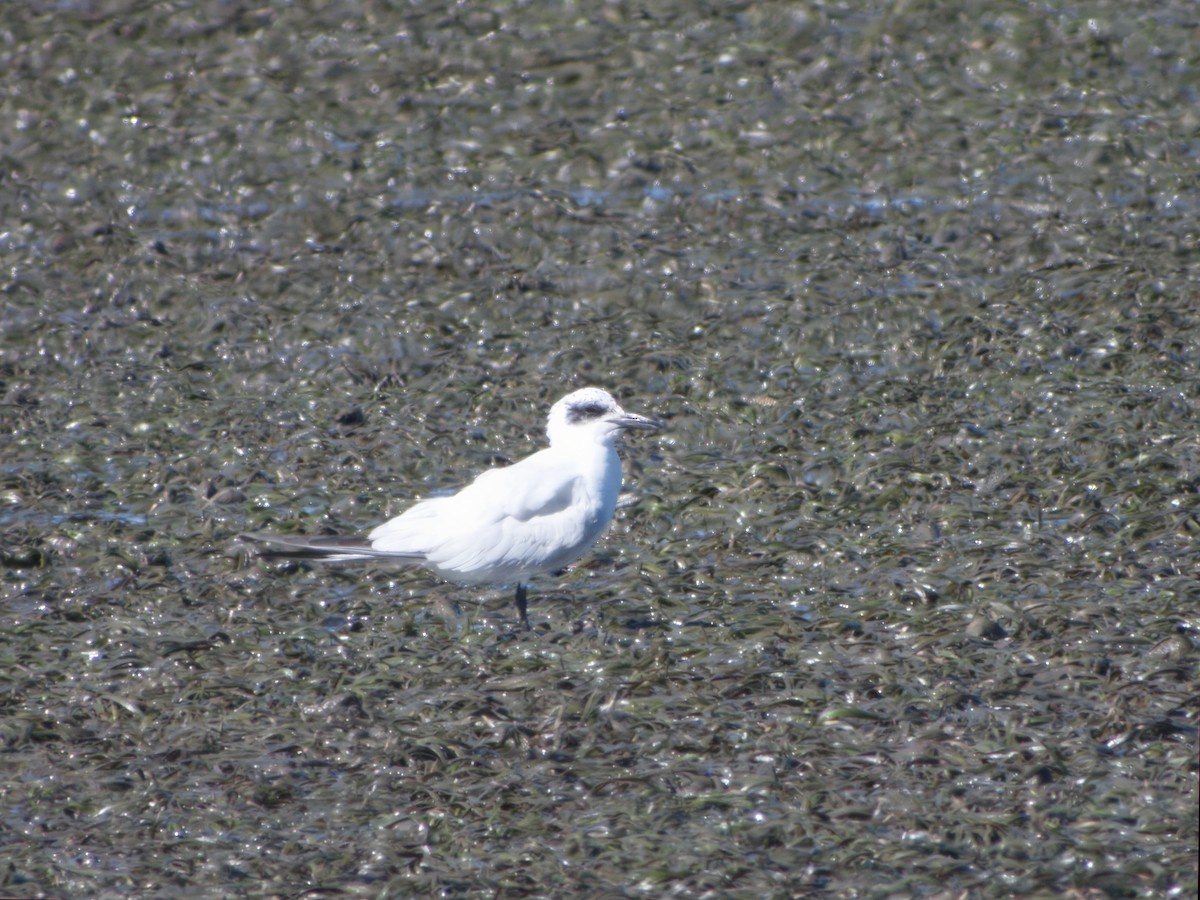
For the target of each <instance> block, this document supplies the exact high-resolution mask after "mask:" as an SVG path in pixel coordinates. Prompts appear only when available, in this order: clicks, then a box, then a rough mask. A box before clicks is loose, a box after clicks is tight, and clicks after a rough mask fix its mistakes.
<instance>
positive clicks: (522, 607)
mask: <svg viewBox="0 0 1200 900" xmlns="http://www.w3.org/2000/svg"><path fill="white" fill-rule="evenodd" d="M517 612H518V613H519V614H520V616H521V624H522V625H524V626H525V630H526V631H529V630H530V626H529V610H528V604H527V603H526V600H525V585H523V584H520V583H518V584H517Z"/></svg>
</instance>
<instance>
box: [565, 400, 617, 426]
mask: <svg viewBox="0 0 1200 900" xmlns="http://www.w3.org/2000/svg"><path fill="white" fill-rule="evenodd" d="M607 412H608V407H607V406H605V405H604V404H602V403H581V404H580V405H579V406H572V407H571V408H570V409H569V410H567V422H569V423H570V424H571V425H577V424H579V423H580V422H588V421H591V420H592V419H599V418H600V417H601V416H603V415H604V414H605V413H607Z"/></svg>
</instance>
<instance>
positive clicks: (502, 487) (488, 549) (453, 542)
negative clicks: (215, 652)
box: [241, 387, 662, 628]
mask: <svg viewBox="0 0 1200 900" xmlns="http://www.w3.org/2000/svg"><path fill="white" fill-rule="evenodd" d="M660 427H662V425H661V423H659V422H656V421H655V420H653V419H648V418H645V417H644V416H639V415H635V414H634V413H628V412H626V411H625V410H623V409H621V407H620V406H619V405H618V404H617V402H616V400H614V399H613V398H612V396H610V395H609V394H608V393H607V392H606V391H602V390H600V389H599V388H594V387H589V388H583V389H581V390H577V391H574V392H572V393H570V394H567V396H565V397H563V398H562V399H561V400H559V401H558V402H557V403H555V404H554V406H552V407H551V408H550V416H549V420H548V421H547V423H546V435H547V436H548V437H549V439H550V446H549V447H547V448H546V449H545V450H539V451H538V452H537V453H534V454H533V455H532V456H527V457H525V458H524V459H522V460H520V461H519V462H516V463H513V464H512V465H510V466H505V467H503V468H498V469H489V470H488V471H486V472H484V473H482V474H481V475H479V477H477V478H476V479H475V480H474V481H472V482H471V483H470V484H469V485H467V486H466V487H464V488H463V489H462V490H460V491H459V492H458V493H457V494H454V495H452V496H448V497H431V498H429V499H427V500H421V501H420V502H418V503H417V504H416V505H414V506H412V507H411V508H410V509H408V510H407V511H406V512H403V513H401V514H400V515H398V516H396V517H395V518H394V519H389V520H388V521H386V522H384V523H383V524H382V525H379V526H378V527H376V528H375V529H374V530H373V531H371V532H370V533H369V534H367V536H366V537H365V538H363V537H345V536H340V535H319V536H315V537H303V536H294V535H282V534H267V533H263V532H256V533H253V534H244V535H242V536H241V537H242V538H243V539H244V540H248V541H253V542H256V543H261V544H266V545H267V548H266V549H265V550H263V551H262V555H263V556H267V557H280V556H284V557H299V558H306V559H312V560H317V561H323V562H347V561H351V560H367V559H392V560H409V561H411V562H414V563H417V564H419V565H422V566H424V567H425V568H427V569H431V570H432V571H434V572H436V573H437V574H439V575H441V576H442V577H443V578H446V579H448V580H450V581H457V582H462V583H465V584H513V583H515V584H516V586H517V594H516V602H517V611H518V613H519V614H520V619H521V624H522V625H524V626H525V627H526V628H528V627H529V616H528V612H527V609H526V591H525V584H526V582H527V581H528V580H529V579H530V578H532V577H533V576H534V575H538V574H541V573H544V572H556V571H558V570H560V569H562V568H563V567H564V566H566V565H568V564H569V563H572V562H574V561H575V560H577V559H578V558H579V557H580V556H582V555H583V554H584V553H585V552H586V551H587V549H588V548H589V547H591V546H592V544H594V543H595V542H596V540H597V539H598V538H599V537H600V535H602V534H603V533H604V530H605V529H606V528H607V527H608V524H609V522H610V521H611V520H612V517H613V511H614V510H615V509H616V508H617V495H618V494H619V493H620V491H621V460H620V457H618V456H617V451H616V447H615V446H614V444H615V443H616V440H617V438H618V437H619V436H620V434H621V433H622V432H623V431H625V430H627V429H655V428H660Z"/></svg>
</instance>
